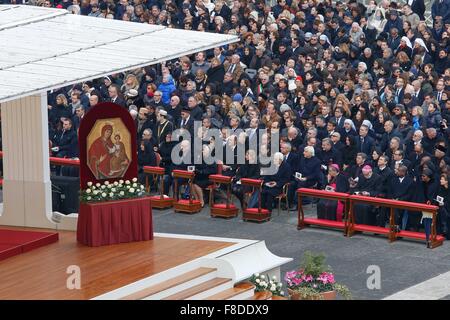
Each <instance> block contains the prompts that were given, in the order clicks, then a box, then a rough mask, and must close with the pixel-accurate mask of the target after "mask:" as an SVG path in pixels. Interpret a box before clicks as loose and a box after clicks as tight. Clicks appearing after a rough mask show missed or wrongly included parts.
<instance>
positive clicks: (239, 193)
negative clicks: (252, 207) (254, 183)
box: [231, 149, 261, 208]
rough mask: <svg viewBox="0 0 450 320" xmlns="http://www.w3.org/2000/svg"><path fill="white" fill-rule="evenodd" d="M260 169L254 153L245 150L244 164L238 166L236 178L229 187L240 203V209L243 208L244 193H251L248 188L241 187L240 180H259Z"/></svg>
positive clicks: (253, 151)
mask: <svg viewBox="0 0 450 320" xmlns="http://www.w3.org/2000/svg"><path fill="white" fill-rule="evenodd" d="M260 172H261V168H260V165H259V163H258V161H257V158H256V152H255V150H251V149H250V150H247V152H246V153H245V163H244V164H241V165H239V167H238V169H237V171H236V176H235V179H234V181H233V184H232V185H231V188H232V189H231V190H232V192H233V194H234V195H235V196H236V197H237V198H238V199H239V202H240V203H241V208H244V206H243V203H244V195H245V193H246V192H250V191H251V189H252V188H251V187H250V186H243V185H242V184H241V178H248V179H259V178H260V176H261V173H260Z"/></svg>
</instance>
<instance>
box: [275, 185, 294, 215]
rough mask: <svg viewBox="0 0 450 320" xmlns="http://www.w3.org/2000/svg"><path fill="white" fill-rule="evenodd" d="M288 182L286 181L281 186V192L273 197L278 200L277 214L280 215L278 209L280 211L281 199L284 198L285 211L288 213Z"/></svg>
mask: <svg viewBox="0 0 450 320" xmlns="http://www.w3.org/2000/svg"><path fill="white" fill-rule="evenodd" d="M290 184H291V183H290V182H288V183H286V184H285V185H284V186H283V189H282V190H281V193H280V194H279V195H278V196H276V197H275V199H276V200H278V215H280V211H281V201H282V200H283V199H284V200H285V201H286V207H287V211H288V213H289V199H288V190H289V186H290Z"/></svg>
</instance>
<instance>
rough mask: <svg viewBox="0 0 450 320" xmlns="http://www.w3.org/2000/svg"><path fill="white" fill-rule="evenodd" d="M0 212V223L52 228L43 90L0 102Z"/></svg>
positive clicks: (53, 226)
mask: <svg viewBox="0 0 450 320" xmlns="http://www.w3.org/2000/svg"><path fill="white" fill-rule="evenodd" d="M1 116H2V142H3V151H4V153H3V172H4V179H3V213H2V215H1V216H0V225H10V226H27V227H39V228H55V225H54V224H53V223H52V222H50V217H51V214H52V199H51V182H50V167H49V142H48V141H49V139H48V116H47V94H46V92H44V93H41V94H35V95H32V96H28V97H24V98H20V99H16V100H12V101H9V102H6V103H3V104H2V108H1Z"/></svg>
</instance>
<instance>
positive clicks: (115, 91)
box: [108, 84, 127, 108]
mask: <svg viewBox="0 0 450 320" xmlns="http://www.w3.org/2000/svg"><path fill="white" fill-rule="evenodd" d="M108 94H109V101H110V102H112V103H115V104H118V105H119V106H121V107H124V108H127V102H126V101H125V99H124V98H123V97H121V96H120V88H119V86H118V85H116V84H112V85H110V86H109V88H108Z"/></svg>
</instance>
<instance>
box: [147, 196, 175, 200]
mask: <svg viewBox="0 0 450 320" xmlns="http://www.w3.org/2000/svg"><path fill="white" fill-rule="evenodd" d="M150 199H152V200H161V196H151V197H150ZM163 200H173V198H169V197H163Z"/></svg>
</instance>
